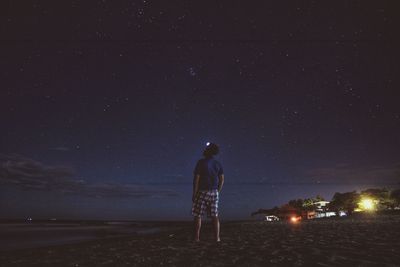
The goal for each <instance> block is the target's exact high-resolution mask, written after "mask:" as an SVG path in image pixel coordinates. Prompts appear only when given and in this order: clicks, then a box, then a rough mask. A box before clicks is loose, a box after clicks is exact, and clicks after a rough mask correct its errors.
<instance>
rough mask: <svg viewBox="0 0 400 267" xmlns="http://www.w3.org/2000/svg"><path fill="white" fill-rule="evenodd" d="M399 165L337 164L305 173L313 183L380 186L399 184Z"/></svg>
mask: <svg viewBox="0 0 400 267" xmlns="http://www.w3.org/2000/svg"><path fill="white" fill-rule="evenodd" d="M399 170H400V165H399V164H394V165H389V166H354V165H349V164H338V165H336V166H333V167H325V168H315V169H311V170H309V171H307V172H306V175H307V176H308V177H311V178H312V180H313V181H317V182H321V183H334V184H361V183H363V184H367V183H373V184H381V185H394V184H399V183H400V173H399Z"/></svg>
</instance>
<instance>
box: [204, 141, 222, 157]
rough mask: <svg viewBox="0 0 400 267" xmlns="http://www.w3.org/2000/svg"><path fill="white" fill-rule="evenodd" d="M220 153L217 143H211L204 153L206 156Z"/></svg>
mask: <svg viewBox="0 0 400 267" xmlns="http://www.w3.org/2000/svg"><path fill="white" fill-rule="evenodd" d="M218 153H219V146H218V145H217V144H213V143H211V144H209V145H208V146H207V147H206V149H204V152H203V155H204V157H206V158H211V157H212V156H215V155H217V154H218Z"/></svg>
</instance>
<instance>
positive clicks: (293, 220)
mask: <svg viewBox="0 0 400 267" xmlns="http://www.w3.org/2000/svg"><path fill="white" fill-rule="evenodd" d="M290 220H291V221H292V222H297V221H298V220H299V219H298V218H296V217H294V216H293V217H292V218H290Z"/></svg>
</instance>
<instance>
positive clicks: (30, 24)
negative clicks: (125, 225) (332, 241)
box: [0, 0, 400, 220]
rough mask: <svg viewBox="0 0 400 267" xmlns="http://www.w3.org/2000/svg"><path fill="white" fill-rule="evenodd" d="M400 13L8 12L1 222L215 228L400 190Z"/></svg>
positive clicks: (374, 4)
mask: <svg viewBox="0 0 400 267" xmlns="http://www.w3.org/2000/svg"><path fill="white" fill-rule="evenodd" d="M395 3H396V1H332V2H330V4H328V3H327V2H325V1H303V2H300V3H294V2H290V1H262V2H258V3H254V4H250V3H249V2H246V1H243V2H236V1H210V2H208V3H207V2H204V1H200V2H191V1H180V2H178V1H176V2H175V1H150V0H148V1H117V2H115V1H106V0H103V1H64V3H60V1H11V0H9V1H5V3H3V4H2V7H1V11H0V12H1V13H0V38H1V39H0V46H1V49H0V81H1V85H0V126H1V138H0V218H26V217H28V216H31V217H33V218H53V217H56V218H65V219H133V220H150V219H151V220H153V219H154V220H156V219H163V220H164V219H165V220H181V219H190V218H191V215H190V209H191V195H192V179H193V168H194V166H195V164H196V161H197V160H198V159H199V158H200V157H201V154H202V150H203V149H204V147H205V144H206V142H208V141H210V142H215V143H217V144H219V145H220V149H221V153H220V155H219V156H218V160H219V161H220V162H221V163H222V164H223V166H224V170H225V187H224V188H223V191H222V193H221V203H220V204H221V218H222V219H246V218H249V215H250V213H251V212H252V211H255V210H257V209H259V208H271V207H273V206H275V205H280V204H283V203H285V202H287V201H288V200H290V199H293V198H304V197H311V196H315V195H317V194H320V195H322V196H323V197H325V198H327V199H330V198H331V197H332V195H333V194H334V193H335V192H337V191H340V192H345V191H351V190H360V189H365V188H368V187H388V188H393V187H398V186H399V182H400V174H399V169H400V167H399V166H400V165H399V164H400V105H399V103H400V93H399V85H400V83H399V74H400V73H399V69H400V68H399V60H400V53H399V37H398V27H396V26H398V25H399V22H398V14H396V13H398V12H396V11H397V10H398V9H397V8H396V7H398V6H397V5H396V4H395Z"/></svg>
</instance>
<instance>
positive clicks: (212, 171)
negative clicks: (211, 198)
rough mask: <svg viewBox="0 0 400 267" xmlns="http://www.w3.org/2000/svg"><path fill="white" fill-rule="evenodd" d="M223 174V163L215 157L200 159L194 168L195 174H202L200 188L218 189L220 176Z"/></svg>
mask: <svg viewBox="0 0 400 267" xmlns="http://www.w3.org/2000/svg"><path fill="white" fill-rule="evenodd" d="M222 174H223V169H222V165H221V163H219V162H218V161H217V160H215V159H214V158H213V157H208V158H203V159H200V160H199V161H198V162H197V164H196V168H195V169H194V175H199V176H200V181H199V190H215V189H218V182H219V176H221V175H222Z"/></svg>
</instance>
